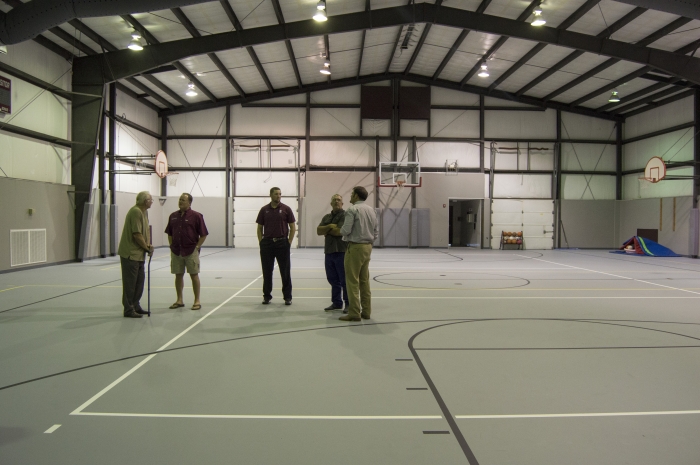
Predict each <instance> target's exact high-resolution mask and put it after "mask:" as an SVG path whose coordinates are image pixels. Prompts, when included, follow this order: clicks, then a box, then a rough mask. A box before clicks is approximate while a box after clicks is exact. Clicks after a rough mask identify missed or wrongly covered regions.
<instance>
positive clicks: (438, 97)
mask: <svg viewBox="0 0 700 465" xmlns="http://www.w3.org/2000/svg"><path fill="white" fill-rule="evenodd" d="M430 100H431V103H432V104H433V105H465V106H474V105H476V106H478V105H479V96H478V95H475V94H468V93H466V92H460V91H458V90H452V89H443V88H440V87H432V88H431V89H430ZM501 102H502V100H501Z"/></svg>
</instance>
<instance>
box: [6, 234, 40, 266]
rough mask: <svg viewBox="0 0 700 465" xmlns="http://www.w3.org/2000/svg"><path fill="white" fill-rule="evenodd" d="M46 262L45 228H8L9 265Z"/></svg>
mask: <svg viewBox="0 0 700 465" xmlns="http://www.w3.org/2000/svg"><path fill="white" fill-rule="evenodd" d="M44 262H46V229H12V230H10V266H22V265H31V264H33V263H44Z"/></svg>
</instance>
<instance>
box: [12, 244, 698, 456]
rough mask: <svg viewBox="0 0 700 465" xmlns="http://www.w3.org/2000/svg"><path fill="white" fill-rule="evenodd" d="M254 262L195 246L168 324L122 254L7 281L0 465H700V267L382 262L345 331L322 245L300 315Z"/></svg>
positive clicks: (301, 292)
mask: <svg viewBox="0 0 700 465" xmlns="http://www.w3.org/2000/svg"><path fill="white" fill-rule="evenodd" d="M259 266H260V265H259V257H258V253H257V251H256V250H252V249H224V248H218V249H217V248H208V249H204V250H203V252H202V273H201V277H202V303H203V309H202V310H201V311H196V312H195V311H191V310H189V305H191V300H192V295H191V290H189V289H188V288H187V287H186V289H185V302H186V304H188V305H187V306H186V307H185V309H177V310H168V309H167V307H168V306H169V305H170V303H172V301H173V298H174V290H173V286H172V276H171V275H170V270H169V260H168V259H167V255H166V249H159V250H157V251H156V254H155V257H154V259H153V262H152V264H151V269H152V271H151V272H152V277H151V309H152V312H153V315H152V316H151V318H143V319H141V320H131V319H122V318H115V315H118V314H119V313H120V311H121V307H120V296H121V282H120V274H119V273H120V271H119V263H118V261H117V260H115V259H114V258H108V259H101V260H92V261H88V262H84V263H81V264H78V263H76V264H69V265H62V266H57V267H49V268H40V269H34V270H26V271H19V272H15V273H10V274H3V275H0V292H2V297H3V298H2V300H1V304H0V305H2V308H1V309H0V311H1V312H2V313H0V319H1V321H2V323H3V324H2V325H0V331H2V334H1V337H0V341H2V342H0V345H1V346H2V351H1V353H2V355H3V356H2V361H1V362H0V363H1V364H2V365H1V369H2V373H3V374H4V376H3V386H2V387H1V388H0V405H1V407H0V408H1V409H2V411H3V417H4V421H3V427H2V434H0V438H2V439H0V441H1V445H2V449H3V453H2V455H3V457H4V458H5V460H7V463H66V464H67V463H70V464H94V463H101V464H110V463H114V464H117V463H119V464H122V463H126V462H134V463H195V462H196V463H224V462H226V463H231V462H234V463H261V464H262V463H266V464H269V463H287V464H296V463H298V464H302V463H303V464H314V463H319V464H320V463H338V464H345V463H347V464H350V463H383V464H393V463H396V464H405V463H469V464H472V465H473V464H476V463H479V464H505V463H519V464H541V463H571V464H590V463H635V464H656V463H661V462H663V463H674V464H696V463H698V461H699V460H700V451H699V450H698V448H697V443H696V436H697V435H696V433H695V432H697V431H698V429H699V428H700V403H699V402H698V396H697V390H698V386H700V375H698V373H700V370H699V368H700V362H699V361H698V357H697V351H698V350H700V318H698V316H697V311H696V309H697V305H698V299H700V286H698V273H699V272H700V266H699V265H697V264H696V263H695V261H692V260H691V259H687V258H668V259H654V258H649V257H630V256H624V255H623V256H619V255H612V254H609V253H607V252H604V251H573V250H572V251H566V250H559V251H535V250H470V249H423V250H421V249H413V250H406V249H375V251H374V252H373V256H372V262H371V265H370V273H371V277H372V279H373V281H372V291H373V312H372V319H371V320H363V321H362V322H360V323H351V324H346V323H343V322H340V321H338V317H339V316H340V313H339V312H324V311H323V310H322V309H323V308H324V307H325V306H326V305H327V304H328V302H329V296H330V292H329V287H328V285H327V282H326V279H325V274H324V269H323V253H322V251H321V250H320V249H293V255H292V276H293V282H294V299H293V305H292V306H291V307H286V306H284V305H283V301H282V298H281V294H280V290H279V285H278V284H279V278H278V276H277V275H276V277H275V278H276V279H275V284H276V285H277V287H276V288H275V290H274V292H273V296H274V298H273V301H272V304H271V305H269V306H263V305H261V303H260V302H261V273H260V271H259ZM75 283H80V284H79V285H77V284H75ZM188 299H189V301H188ZM145 301H146V296H144V299H143V302H144V303H145Z"/></svg>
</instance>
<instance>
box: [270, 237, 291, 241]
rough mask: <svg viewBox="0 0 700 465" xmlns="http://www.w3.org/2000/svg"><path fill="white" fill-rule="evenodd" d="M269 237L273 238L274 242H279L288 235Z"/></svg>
mask: <svg viewBox="0 0 700 465" xmlns="http://www.w3.org/2000/svg"><path fill="white" fill-rule="evenodd" d="M268 239H272V242H277V241H281V240H282V239H287V236H282V237H268Z"/></svg>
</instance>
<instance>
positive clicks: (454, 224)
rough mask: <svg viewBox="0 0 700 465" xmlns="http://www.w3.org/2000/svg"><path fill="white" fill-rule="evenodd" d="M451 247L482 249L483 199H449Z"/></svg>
mask: <svg viewBox="0 0 700 465" xmlns="http://www.w3.org/2000/svg"><path fill="white" fill-rule="evenodd" d="M449 202H450V204H449V206H450V211H449V228H450V230H449V231H450V234H449V244H450V247H474V248H478V249H480V248H482V247H481V231H482V227H481V225H482V222H483V221H482V217H483V205H484V201H483V199H449Z"/></svg>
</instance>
